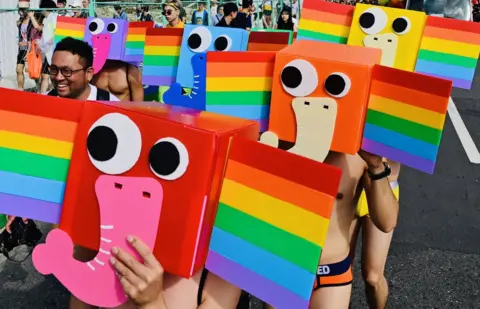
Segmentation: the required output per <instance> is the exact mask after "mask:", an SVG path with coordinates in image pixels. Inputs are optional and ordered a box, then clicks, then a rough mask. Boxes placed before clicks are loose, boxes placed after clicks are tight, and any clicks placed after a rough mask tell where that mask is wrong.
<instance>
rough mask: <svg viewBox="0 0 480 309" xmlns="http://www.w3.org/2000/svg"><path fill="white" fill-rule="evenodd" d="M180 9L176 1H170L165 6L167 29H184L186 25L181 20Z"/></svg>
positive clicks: (164, 14)
mask: <svg viewBox="0 0 480 309" xmlns="http://www.w3.org/2000/svg"><path fill="white" fill-rule="evenodd" d="M180 12H181V11H180V7H179V5H178V4H177V3H176V2H175V1H169V2H168V3H166V4H164V5H163V12H162V14H163V16H165V19H166V20H167V22H168V24H167V26H166V28H184V27H185V24H184V23H183V21H182V20H181V19H180Z"/></svg>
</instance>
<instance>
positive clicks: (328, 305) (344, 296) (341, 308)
mask: <svg viewBox="0 0 480 309" xmlns="http://www.w3.org/2000/svg"><path fill="white" fill-rule="evenodd" d="M351 295H352V285H351V284H349V285H345V286H335V287H328V288H320V289H318V290H316V291H314V292H313V294H312V298H311V299H310V309H348V307H349V305H350V297H351ZM263 308H264V309H275V308H273V307H272V306H270V305H268V304H264V306H263Z"/></svg>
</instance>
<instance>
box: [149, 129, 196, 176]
mask: <svg viewBox="0 0 480 309" xmlns="http://www.w3.org/2000/svg"><path fill="white" fill-rule="evenodd" d="M148 159H149V161H150V169H151V170H152V172H153V173H154V174H155V175H156V176H157V177H159V178H161V179H164V180H175V179H178V178H180V177H182V175H183V174H185V172H186V171H187V167H188V163H189V157H188V150H187V148H186V147H185V145H184V144H183V143H182V142H180V141H179V140H178V139H176V138H173V137H165V138H161V139H159V140H158V141H157V142H156V143H155V145H153V147H152V148H151V149H150V154H149V156H148Z"/></svg>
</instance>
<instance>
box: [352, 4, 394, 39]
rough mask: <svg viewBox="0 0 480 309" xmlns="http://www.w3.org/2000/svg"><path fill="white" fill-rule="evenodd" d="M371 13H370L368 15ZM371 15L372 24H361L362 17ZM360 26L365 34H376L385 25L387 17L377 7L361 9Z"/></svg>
mask: <svg viewBox="0 0 480 309" xmlns="http://www.w3.org/2000/svg"><path fill="white" fill-rule="evenodd" d="M370 14H371V15H370ZM366 16H369V17H370V16H373V24H372V25H368V27H367V25H365V24H364V25H362V18H365V17H366ZM359 22H360V28H361V29H362V31H363V32H365V33H366V34H377V33H379V32H380V31H382V30H383V29H385V27H386V26H387V22H388V17H387V14H386V13H385V11H384V10H382V9H381V8H379V7H371V8H368V9H366V10H365V11H363V13H362V14H361V15H360V21H359Z"/></svg>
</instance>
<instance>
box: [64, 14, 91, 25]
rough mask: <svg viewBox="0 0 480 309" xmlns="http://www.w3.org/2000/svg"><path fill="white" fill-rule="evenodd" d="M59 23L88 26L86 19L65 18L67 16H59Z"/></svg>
mask: <svg viewBox="0 0 480 309" xmlns="http://www.w3.org/2000/svg"><path fill="white" fill-rule="evenodd" d="M57 23H66V24H77V25H86V24H87V20H86V19H84V18H71V17H65V16H58V17H57Z"/></svg>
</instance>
